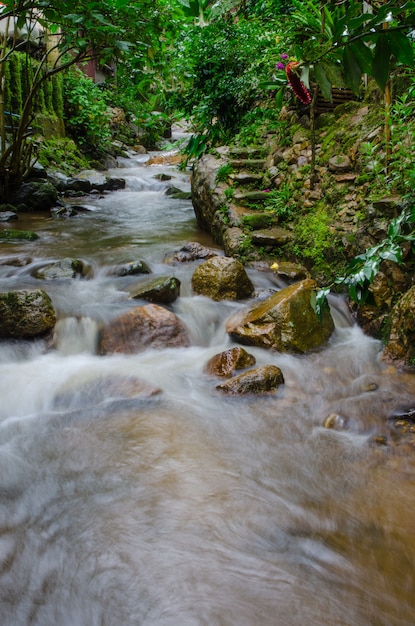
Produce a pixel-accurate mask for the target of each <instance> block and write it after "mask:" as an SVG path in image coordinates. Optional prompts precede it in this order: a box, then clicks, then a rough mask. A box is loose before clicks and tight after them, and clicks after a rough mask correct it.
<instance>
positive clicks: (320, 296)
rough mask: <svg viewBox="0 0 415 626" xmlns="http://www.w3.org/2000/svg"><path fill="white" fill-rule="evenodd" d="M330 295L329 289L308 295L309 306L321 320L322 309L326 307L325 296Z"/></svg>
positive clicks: (325, 288)
mask: <svg viewBox="0 0 415 626" xmlns="http://www.w3.org/2000/svg"><path fill="white" fill-rule="evenodd" d="M329 293H330V287H324V288H323V289H319V290H318V291H312V292H311V295H310V304H311V306H312V308H313V309H314V312H315V313H316V315H318V317H319V319H320V320H321V319H322V317H323V312H324V309H325V308H327V307H328V302H327V296H328V294H329Z"/></svg>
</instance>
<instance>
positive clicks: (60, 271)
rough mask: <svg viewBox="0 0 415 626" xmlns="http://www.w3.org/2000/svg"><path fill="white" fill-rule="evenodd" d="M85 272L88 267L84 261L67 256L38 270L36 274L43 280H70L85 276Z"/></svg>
mask: <svg viewBox="0 0 415 626" xmlns="http://www.w3.org/2000/svg"><path fill="white" fill-rule="evenodd" d="M85 272H86V267H85V265H84V263H83V261H81V260H80V259H68V258H66V259H61V260H60V261H56V262H55V263H51V264H50V265H47V266H46V267H43V268H41V269H38V270H36V272H35V274H34V276H35V278H40V279H42V280H59V279H61V280H65V279H66V280H68V279H71V278H76V277H77V276H78V277H79V276H83V275H84V274H85Z"/></svg>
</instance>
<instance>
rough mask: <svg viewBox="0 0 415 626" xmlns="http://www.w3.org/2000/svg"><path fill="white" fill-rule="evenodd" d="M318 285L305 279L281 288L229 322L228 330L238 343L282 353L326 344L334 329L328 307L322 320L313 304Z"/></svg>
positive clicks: (299, 351) (298, 351)
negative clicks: (313, 295) (313, 296)
mask: <svg viewBox="0 0 415 626" xmlns="http://www.w3.org/2000/svg"><path fill="white" fill-rule="evenodd" d="M316 289H318V286H317V283H315V281H313V280H311V279H305V280H302V281H300V282H297V283H294V284H293V285H290V286H289V287H285V288H284V289H281V291H279V292H278V293H276V294H275V295H273V296H271V297H270V298H267V299H266V300H264V301H263V302H261V304H259V305H258V306H256V307H254V308H252V309H250V310H248V311H247V312H242V313H241V314H240V315H237V316H234V317H233V318H232V319H231V320H229V322H228V325H227V331H228V333H229V334H230V336H231V337H232V339H234V340H235V341H237V342H238V343H242V344H245V345H250V346H258V347H261V348H270V349H273V350H278V351H279V352H290V353H294V354H296V353H304V352H307V351H308V350H313V349H315V348H318V347H319V346H321V345H323V344H325V343H326V342H327V340H328V339H329V337H330V335H331V334H332V332H333V330H334V322H333V318H332V316H331V314H330V311H329V309H328V307H327V308H325V309H324V312H323V316H322V319H321V320H320V318H319V317H318V316H317V314H316V313H315V311H314V309H313V307H312V305H311V298H312V294H313V292H314V291H315V290H316Z"/></svg>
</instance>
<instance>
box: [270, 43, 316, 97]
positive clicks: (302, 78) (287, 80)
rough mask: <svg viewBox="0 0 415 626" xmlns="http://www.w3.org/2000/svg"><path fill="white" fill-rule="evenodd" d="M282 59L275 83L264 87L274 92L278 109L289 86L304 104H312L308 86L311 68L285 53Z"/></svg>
mask: <svg viewBox="0 0 415 626" xmlns="http://www.w3.org/2000/svg"><path fill="white" fill-rule="evenodd" d="M280 58H281V60H280V61H278V63H277V64H276V66H275V69H276V70H277V72H276V73H275V74H274V76H273V81H272V82H270V83H267V84H263V85H262V87H263V88H268V89H272V90H273V92H274V94H275V100H276V103H277V106H278V108H280V107H281V106H282V102H283V97H284V93H285V88H286V87H287V85H288V86H289V87H290V88H291V90H292V92H293V93H294V95H295V96H296V97H297V98H298V100H300V102H301V103H302V104H306V105H307V104H310V103H311V99H312V98H311V93H310V88H309V84H308V72H309V66H308V65H305V64H303V63H301V62H300V61H297V60H296V59H294V58H290V57H289V56H288V54H286V53H285V52H283V53H282V54H281V57H280Z"/></svg>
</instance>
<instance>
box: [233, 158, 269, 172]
mask: <svg viewBox="0 0 415 626" xmlns="http://www.w3.org/2000/svg"><path fill="white" fill-rule="evenodd" d="M230 164H231V165H232V167H233V168H235V169H236V170H242V169H247V170H256V171H257V170H263V169H264V168H265V159H233V160H232V161H230Z"/></svg>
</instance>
